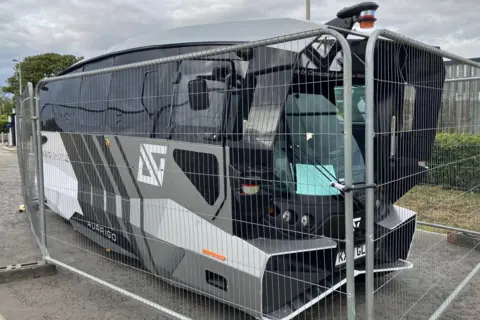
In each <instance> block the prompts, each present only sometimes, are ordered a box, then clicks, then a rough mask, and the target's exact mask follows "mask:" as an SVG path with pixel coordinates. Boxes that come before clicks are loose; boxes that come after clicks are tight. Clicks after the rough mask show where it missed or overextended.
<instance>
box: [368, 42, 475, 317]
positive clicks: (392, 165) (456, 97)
mask: <svg viewBox="0 0 480 320" xmlns="http://www.w3.org/2000/svg"><path fill="white" fill-rule="evenodd" d="M388 36H390V34H389V35H388ZM393 39H395V40H394V41H386V40H385V41H380V40H378V41H377V43H376V45H375V55H374V58H373V64H374V68H375V72H374V75H375V76H374V80H373V89H374V92H375V100H374V103H375V112H376V113H375V121H376V122H375V134H374V138H373V146H374V161H375V182H376V183H377V189H376V191H375V197H374V201H375V217H379V216H382V214H384V212H385V208H383V207H382V206H381V205H380V201H379V200H381V199H382V198H385V197H390V198H391V199H392V202H394V203H395V206H397V207H393V208H391V210H396V211H397V212H398V215H399V216H412V219H417V220H419V221H422V222H427V223H431V224H435V225H445V226H447V228H448V229H450V228H454V227H457V228H462V229H468V230H471V231H479V226H480V223H479V222H480V218H479V217H480V215H479V213H480V212H479V209H478V208H479V206H478V204H479V201H480V197H479V196H480V194H479V193H478V187H479V186H480V179H479V177H480V176H479V175H478V172H477V171H478V161H479V156H480V148H479V143H478V141H479V140H478V137H479V136H478V132H479V129H480V128H479V124H480V123H479V122H478V121H477V120H476V118H473V117H471V116H470V115H473V114H476V113H477V112H478V110H477V111H475V110H476V109H478V106H479V104H478V99H479V97H478V90H477V91H475V88H474V85H473V84H474V83H476V81H473V80H462V81H458V80H454V79H452V74H451V69H452V67H451V66H452V65H454V64H458V65H461V66H463V67H465V69H467V67H466V62H464V61H463V60H462V61H457V60H450V61H448V62H446V61H445V60H446V59H445V58H446V57H448V56H449V55H448V54H447V53H440V55H438V54H432V53H431V52H432V50H431V48H429V47H427V46H423V47H421V46H420V47H419V46H418V45H414V42H413V41H405V40H402V39H399V37H394V36H393ZM385 51H394V52H396V57H395V59H391V60H388V59H387V58H386V57H385V55H382V54H380V52H385ZM442 54H443V55H442ZM405 60H408V61H407V62H406V61H405ZM470 64H471V65H469V66H468V70H470V71H471V73H470V74H477V73H478V72H479V70H480V69H479V68H478V64H475V63H474V62H470ZM449 71H450V72H449ZM387 75H394V76H392V77H388V76H387ZM387 78H388V79H387ZM461 97H463V98H461ZM413 217H415V218H413ZM386 227H387V228H386ZM414 228H415V227H414V225H413V224H412V227H411V228H410V227H408V228H405V231H404V232H402V233H399V234H398V233H397V234H395V233H394V232H392V231H390V230H389V228H388V226H386V225H383V226H382V225H381V224H380V225H378V224H376V225H375V230H374V232H375V242H374V248H375V251H376V253H375V261H378V260H381V259H388V258H389V255H404V258H403V259H407V258H408V261H409V262H410V263H412V265H413V267H412V268H411V269H408V270H400V271H396V272H393V273H390V274H387V275H382V276H377V277H375V282H374V292H375V300H374V301H375V306H376V305H379V304H382V305H388V306H389V307H388V308H382V309H381V310H379V309H378V308H375V312H374V314H375V315H376V317H377V318H382V319H384V318H389V319H390V318H392V319H425V318H428V317H429V316H430V315H432V313H433V312H434V311H435V310H436V309H437V308H439V307H440V305H441V304H442V302H443V301H444V300H445V299H446V298H447V297H448V296H449V294H450V293H451V292H452V291H453V290H454V289H455V288H456V287H457V286H458V285H459V284H460V282H461V281H462V280H463V278H465V277H466V276H467V275H468V273H469V272H470V271H471V270H472V269H473V268H474V267H475V266H476V264H477V263H478V262H480V254H479V252H478V251H476V249H477V248H478V245H479V244H480V238H478V237H477V238H476V240H475V238H474V239H473V243H470V246H467V247H464V246H460V245H459V244H461V243H460V242H459V241H456V240H455V239H456V237H457V236H456V235H457V233H451V232H452V230H445V228H440V227H439V228H434V227H428V226H427V227H426V226H425V225H424V224H423V223H420V224H419V225H418V226H417V230H416V231H415V236H414V237H413V241H412V243H411V251H410V252H409V254H408V255H406V253H407V251H406V249H407V248H408V247H409V246H410V243H408V242H404V239H408V238H409V236H410V234H411V233H412V232H413V231H414ZM447 234H448V237H447ZM383 244H387V245H388V246H389V248H390V249H389V250H388V251H387V252H382V251H381V250H379V249H378V248H379V247H381V246H382V245H383ZM413 284H414V285H413ZM476 298H477V299H478V296H477V297H476ZM467 300H468V298H467ZM455 310H458V309H455ZM456 312H457V311H454V310H453V309H449V310H448V311H447V313H446V314H443V315H442V316H445V317H446V318H456V317H457V316H459V314H458V313H457V314H456ZM461 316H462V317H465V318H469V316H472V317H474V315H473V314H471V313H470V312H469V311H466V310H462V312H461Z"/></svg>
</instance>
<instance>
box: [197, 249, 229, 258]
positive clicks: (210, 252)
mask: <svg viewBox="0 0 480 320" xmlns="http://www.w3.org/2000/svg"><path fill="white" fill-rule="evenodd" d="M202 252H203V253H204V254H206V255H208V256H211V257H214V258H216V259H219V260H222V261H225V260H226V259H227V257H225V256H222V255H221V254H218V253H215V252H212V251H210V250H207V249H203V250H202Z"/></svg>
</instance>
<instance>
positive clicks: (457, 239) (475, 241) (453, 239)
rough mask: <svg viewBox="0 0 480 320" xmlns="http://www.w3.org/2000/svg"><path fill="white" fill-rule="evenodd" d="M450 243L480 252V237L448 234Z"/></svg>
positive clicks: (458, 232)
mask: <svg viewBox="0 0 480 320" xmlns="http://www.w3.org/2000/svg"><path fill="white" fill-rule="evenodd" d="M447 241H448V243H451V244H456V245H458V246H462V247H468V248H473V249H475V250H478V251H480V245H479V244H480V236H478V235H473V234H468V233H465V232H460V231H454V232H451V233H449V234H448V237H447Z"/></svg>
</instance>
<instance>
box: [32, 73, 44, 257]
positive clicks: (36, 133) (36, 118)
mask: <svg viewBox="0 0 480 320" xmlns="http://www.w3.org/2000/svg"><path fill="white" fill-rule="evenodd" d="M37 88H38V86H37ZM28 90H29V98H30V110H31V114H32V127H33V132H32V135H33V141H32V143H33V144H34V146H35V149H34V150H35V156H36V159H35V163H36V167H37V191H38V210H39V216H40V244H41V251H42V257H43V259H45V257H46V256H48V253H47V238H46V237H47V234H46V223H45V199H44V190H43V188H44V185H43V152H42V135H41V124H40V107H39V97H38V94H37V90H35V91H34V88H33V85H32V83H31V82H29V83H28ZM34 100H35V104H34Z"/></svg>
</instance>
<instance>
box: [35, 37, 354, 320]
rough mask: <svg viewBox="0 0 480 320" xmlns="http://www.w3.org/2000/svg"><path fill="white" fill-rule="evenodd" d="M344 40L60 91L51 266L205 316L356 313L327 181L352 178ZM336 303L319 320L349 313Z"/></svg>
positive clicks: (123, 75)
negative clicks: (348, 174) (348, 171)
mask: <svg viewBox="0 0 480 320" xmlns="http://www.w3.org/2000/svg"><path fill="white" fill-rule="evenodd" d="M330 33H332V32H331V31H330ZM333 40H334V39H333V38H332V37H331V36H328V35H325V36H324V35H321V34H320V32H318V31H317V34H314V33H304V34H299V35H296V36H294V37H291V36H287V37H281V38H278V39H276V40H275V39H269V40H265V41H261V42H258V43H253V44H248V45H246V46H244V47H242V48H240V47H237V48H234V47H232V49H230V48H221V49H217V50H212V51H206V52H202V53H197V54H190V55H186V56H174V57H172V58H169V59H166V60H163V61H161V62H158V63H157V62H154V63H144V64H142V65H137V66H135V67H131V68H130V67H128V68H121V67H118V66H121V65H122V64H123V63H124V62H123V61H125V62H126V61H128V60H129V59H128V56H116V57H112V58H108V59H105V60H103V61H101V62H94V63H91V64H88V65H86V66H85V67H83V68H80V69H79V70H76V72H78V74H77V75H74V76H68V77H64V78H59V79H47V81H46V82H44V83H43V84H41V85H40V87H39V105H40V118H41V121H42V143H43V144H42V150H43V167H44V179H45V180H44V189H45V199H46V204H47V207H48V209H47V210H46V225H47V230H46V235H47V238H48V251H49V254H50V257H51V258H53V259H56V260H58V261H61V262H63V263H66V264H68V265H69V266H72V267H74V268H76V269H79V270H82V271H84V272H87V273H88V274H90V275H93V276H95V277H97V278H99V279H102V280H104V281H107V282H109V283H111V284H114V285H116V286H118V287H120V288H122V289H125V290H128V291H129V292H132V293H135V294H137V295H139V296H140V297H142V298H144V299H147V300H149V301H153V302H155V303H158V304H159V305H162V306H165V307H167V308H169V309H171V310H176V311H179V313H181V314H188V315H189V316H191V317H192V318H195V319H198V318H223V317H227V318H238V317H240V318H241V317H245V316H246V315H247V314H249V315H250V316H252V315H253V316H255V317H259V318H262V317H264V318H267V317H269V318H274V319H287V318H291V317H294V316H296V315H297V314H300V313H302V312H303V311H305V310H306V309H307V308H309V307H310V306H311V305H313V304H315V303H316V302H318V301H320V300H322V299H323V298H324V297H326V296H327V295H329V294H331V293H336V295H337V301H342V300H345V301H347V299H348V298H347V296H346V295H345V293H346V290H347V289H349V288H350V290H351V291H352V292H353V290H352V289H351V288H352V286H353V281H350V283H349V284H348V286H347V288H345V289H341V287H342V286H344V285H345V282H346V279H345V278H346V276H347V272H346V268H345V265H346V262H347V257H346V245H345V237H348V236H346V235H345V223H346V221H345V214H344V212H345V202H346V200H345V199H344V198H345V197H344V196H343V195H342V193H340V191H339V190H337V189H335V188H332V187H331V186H330V182H331V181H337V180H338V179H343V178H344V177H345V175H346V168H345V157H346V156H345V152H344V148H345V145H344V136H345V135H344V133H343V123H344V117H343V114H342V113H341V110H339V109H338V108H336V107H335V99H338V98H340V101H343V102H342V103H343V106H344V108H345V109H346V110H347V106H348V100H349V99H347V100H346V101H344V100H345V99H344V98H343V97H344V93H341V94H340V95H339V96H337V97H336V96H335V94H334V93H335V90H334V89H335V88H336V89H337V91H338V90H340V91H341V90H343V88H344V87H345V88H347V90H346V93H345V94H347V95H348V93H349V92H350V90H349V89H348V88H349V85H348V83H344V81H343V77H344V73H345V76H347V75H348V74H349V73H350V72H351V71H350V70H347V69H346V70H343V64H346V65H347V66H348V63H349V61H347V59H350V57H349V56H348V55H347V56H345V55H344V56H341V55H342V51H341V46H340V44H339V42H338V41H336V42H335V41H333ZM269 42H270V43H272V44H270V45H269ZM326 45H328V47H327V48H324V49H323V51H322V49H321V46H326ZM305 48H306V49H305ZM304 49H305V50H304ZM194 50H198V48H196V49H194ZM300 52H301V53H300ZM163 54H165V53H163ZM130 59H131V57H130ZM335 63H337V66H336V69H335V72H331V70H329V69H330V68H331V65H332V64H333V65H335ZM106 67H113V68H112V69H105V70H103V71H94V72H91V73H86V72H88V71H91V70H95V69H98V68H106ZM358 148H359V147H358V146H357V145H355V151H356V152H357V153H358V150H359V149H358ZM349 169H351V168H349ZM330 217H331V218H330ZM67 222H68V223H67ZM348 227H350V228H353V226H352V222H349V223H348ZM326 234H328V237H325V236H324V235H326ZM351 275H352V276H353V275H354V273H353V269H352V271H351ZM352 279H353V278H352ZM184 289H187V290H188V291H185V290H184ZM189 292H190V293H189ZM191 292H194V293H202V294H203V295H204V296H206V297H208V298H209V299H207V300H205V298H201V297H200V296H198V295H193V294H192V293H191ZM212 298H214V299H212ZM210 299H211V300H210ZM353 299H354V295H353V294H352V295H350V300H351V301H353ZM228 305H229V306H230V307H227V306H228ZM192 306H193V309H192ZM334 306H335V304H334V303H333V302H331V301H328V300H324V301H322V302H321V303H320V304H319V305H318V304H317V305H316V306H315V307H314V308H313V309H312V310H313V312H314V315H316V316H322V317H333V316H335V315H337V314H343V315H344V316H345V315H346V314H347V311H346V310H345V308H334ZM239 310H240V311H239ZM312 310H310V312H312ZM352 310H353V308H352ZM242 311H243V313H242Z"/></svg>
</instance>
